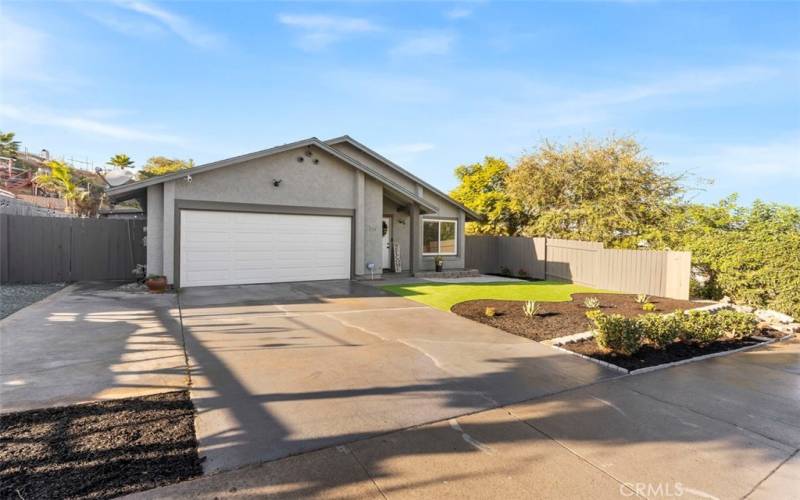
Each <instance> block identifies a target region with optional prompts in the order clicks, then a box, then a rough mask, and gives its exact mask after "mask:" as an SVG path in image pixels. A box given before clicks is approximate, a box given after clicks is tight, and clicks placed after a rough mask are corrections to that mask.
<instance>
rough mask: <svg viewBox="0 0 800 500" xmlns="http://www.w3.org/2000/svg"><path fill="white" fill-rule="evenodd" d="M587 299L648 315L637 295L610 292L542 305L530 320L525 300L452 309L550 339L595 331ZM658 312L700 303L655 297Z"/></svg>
mask: <svg viewBox="0 0 800 500" xmlns="http://www.w3.org/2000/svg"><path fill="white" fill-rule="evenodd" d="M587 297H597V298H598V299H600V310H602V311H603V312H604V313H606V314H621V315H623V316H626V317H631V316H637V315H639V314H643V313H645V311H642V305H641V304H637V303H636V302H635V301H634V298H635V295H627V294H610V293H575V294H572V302H540V306H541V309H540V311H541V312H540V313H539V315H538V316H536V317H533V318H528V317H526V316H525V313H523V312H522V306H523V305H524V303H525V302H524V301H517V300H470V301H467V302H460V303H458V304H456V305H454V306H453V307H452V309H451V310H452V311H453V312H454V313H456V314H458V315H459V316H464V317H465V318H469V319H471V320H474V321H478V322H480V323H485V324H487V325H491V326H493V327H495V328H499V329H501V330H505V331H507V332H508V333H513V334H514V335H519V336H521V337H528V338H529V339H533V340H546V339H552V338H556V337H563V336H565V335H572V334H573V333H581V332H585V331H588V330H591V329H592V324H591V322H590V321H589V320H588V319H587V318H586V311H588V309H586V308H585V307H584V306H583V300H584V299H586V298H587ZM649 300H650V302H652V303H653V304H655V306H656V310H655V311H653V312H656V313H668V312H672V311H674V310H676V309H684V310H686V309H693V308H695V307H699V305H700V304H698V303H696V302H691V301H688V300H676V299H665V298H661V297H651V298H650V299H649ZM487 307H494V308H495V311H496V315H495V316H494V317H493V318H489V317H487V316H486V314H485V311H486V308H487Z"/></svg>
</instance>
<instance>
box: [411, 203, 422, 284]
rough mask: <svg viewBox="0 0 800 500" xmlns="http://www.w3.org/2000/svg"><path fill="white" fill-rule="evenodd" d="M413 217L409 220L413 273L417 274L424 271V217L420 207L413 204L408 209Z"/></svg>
mask: <svg viewBox="0 0 800 500" xmlns="http://www.w3.org/2000/svg"><path fill="white" fill-rule="evenodd" d="M408 209H409V213H410V214H411V216H410V217H409V218H408V220H409V221H410V224H411V259H410V263H411V272H412V273H415V272H417V271H421V270H422V217H420V214H419V207H418V206H417V205H416V204H415V203H411V204H410V205H409V207H408Z"/></svg>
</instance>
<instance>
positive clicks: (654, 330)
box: [636, 314, 683, 348]
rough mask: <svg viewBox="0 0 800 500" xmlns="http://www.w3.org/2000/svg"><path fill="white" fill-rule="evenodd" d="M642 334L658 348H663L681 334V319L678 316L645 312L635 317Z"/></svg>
mask: <svg viewBox="0 0 800 500" xmlns="http://www.w3.org/2000/svg"><path fill="white" fill-rule="evenodd" d="M636 324H637V326H638V327H639V328H640V329H641V331H642V336H643V337H644V338H645V339H647V340H648V341H649V342H650V343H652V344H653V345H655V346H656V347H658V348H664V347H666V346H667V345H668V344H671V343H672V342H674V341H675V339H676V338H678V337H680V336H681V332H682V331H683V330H682V327H683V321H682V318H681V317H680V316H677V315H669V316H662V315H660V314H645V315H643V316H640V317H639V318H637V319H636Z"/></svg>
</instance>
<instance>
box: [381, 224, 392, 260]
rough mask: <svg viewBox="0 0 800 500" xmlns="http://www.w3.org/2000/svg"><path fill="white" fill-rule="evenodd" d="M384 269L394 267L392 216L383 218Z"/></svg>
mask: <svg viewBox="0 0 800 500" xmlns="http://www.w3.org/2000/svg"><path fill="white" fill-rule="evenodd" d="M382 226H383V242H382V248H383V266H382V267H383V269H389V270H390V269H392V218H391V217H384V218H383V224H382Z"/></svg>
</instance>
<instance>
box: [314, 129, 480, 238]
mask: <svg viewBox="0 0 800 500" xmlns="http://www.w3.org/2000/svg"><path fill="white" fill-rule="evenodd" d="M342 142H347V143H348V144H350V145H352V146H354V147H355V148H357V149H360V150H361V151H362V152H364V153H366V154H368V155H370V156H372V157H374V158H375V159H376V160H378V161H381V162H383V163H385V164H386V165H388V166H389V167H391V168H393V169H395V170H397V171H398V172H399V173H401V174H403V175H405V176H406V177H408V178H410V179H412V180H413V181H414V182H418V183H419V184H422V186H423V187H424V188H426V189H427V190H428V191H431V192H433V193H434V194H436V195H437V196H440V197H442V198H444V199H445V200H447V201H449V202H450V203H452V204H453V205H455V206H457V207H458V208H460V209H461V210H463V211H464V213H465V214H466V216H467V220H468V221H470V222H480V221H481V220H483V217H482V216H481V215H480V214H479V213H477V212H474V211H473V210H471V209H469V208H467V207H465V206H464V205H462V204H461V203H459V202H457V201H456V200H454V199H453V198H451V197H450V196H449V195H448V194H446V193H444V192H442V191H440V190H438V189H436V188H435V187H433V186H432V185H430V184H429V183H427V182H425V181H424V180H422V179H420V178H419V177H417V176H416V175H414V174H412V173H411V172H409V171H408V170H406V169H404V168H403V167H401V166H400V165H398V164H397V163H395V162H393V161H392V160H390V159H388V158H386V157H385V156H383V155H382V154H380V153H378V152H377V151H374V150H372V149H370V148H369V147H367V146H365V145H364V144H362V143H360V142H358V141H357V140H355V139H353V138H352V137H350V136H349V135H342V136H339V137H334V138H333V139H327V140H326V141H325V144H330V145H333V144H340V143H342Z"/></svg>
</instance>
